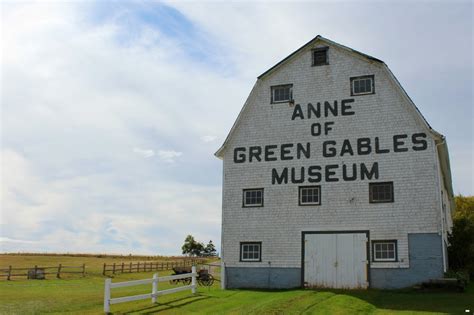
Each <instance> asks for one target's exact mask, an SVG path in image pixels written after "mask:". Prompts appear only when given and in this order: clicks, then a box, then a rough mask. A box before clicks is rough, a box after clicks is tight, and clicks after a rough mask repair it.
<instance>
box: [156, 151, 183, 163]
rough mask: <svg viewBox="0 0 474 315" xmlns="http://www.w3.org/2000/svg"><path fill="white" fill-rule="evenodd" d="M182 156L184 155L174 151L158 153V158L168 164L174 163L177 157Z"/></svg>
mask: <svg viewBox="0 0 474 315" xmlns="http://www.w3.org/2000/svg"><path fill="white" fill-rule="evenodd" d="M181 155H183V153H182V152H177V151H173V150H159V151H158V156H159V157H160V159H161V160H162V161H165V162H167V163H174V162H175V159H176V158H177V157H180V156H181Z"/></svg>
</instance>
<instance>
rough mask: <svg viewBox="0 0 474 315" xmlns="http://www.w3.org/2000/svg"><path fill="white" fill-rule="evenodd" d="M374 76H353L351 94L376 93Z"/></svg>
mask: <svg viewBox="0 0 474 315" xmlns="http://www.w3.org/2000/svg"><path fill="white" fill-rule="evenodd" d="M374 93H375V86H374V76H373V75H366V76H362V77H353V78H351V95H365V94H374Z"/></svg>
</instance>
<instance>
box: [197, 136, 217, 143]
mask: <svg viewBox="0 0 474 315" xmlns="http://www.w3.org/2000/svg"><path fill="white" fill-rule="evenodd" d="M200 139H201V141H202V142H214V141H215V140H216V139H217V136H202V137H201V138H200Z"/></svg>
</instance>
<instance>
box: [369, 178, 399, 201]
mask: <svg viewBox="0 0 474 315" xmlns="http://www.w3.org/2000/svg"><path fill="white" fill-rule="evenodd" d="M369 202H371V203H379V202H393V182H386V183H370V184H369Z"/></svg>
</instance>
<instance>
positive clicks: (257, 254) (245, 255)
mask: <svg viewBox="0 0 474 315" xmlns="http://www.w3.org/2000/svg"><path fill="white" fill-rule="evenodd" d="M240 261H262V242H242V243H240Z"/></svg>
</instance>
